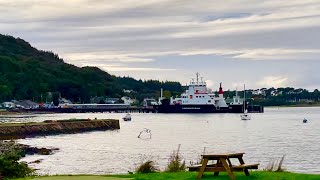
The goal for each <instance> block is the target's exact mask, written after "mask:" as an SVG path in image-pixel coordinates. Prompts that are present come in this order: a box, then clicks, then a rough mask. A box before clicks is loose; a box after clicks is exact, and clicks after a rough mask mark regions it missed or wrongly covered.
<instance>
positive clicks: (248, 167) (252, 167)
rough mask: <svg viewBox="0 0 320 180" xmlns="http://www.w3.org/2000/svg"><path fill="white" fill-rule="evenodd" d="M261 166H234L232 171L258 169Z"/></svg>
mask: <svg viewBox="0 0 320 180" xmlns="http://www.w3.org/2000/svg"><path fill="white" fill-rule="evenodd" d="M258 166H259V164H242V165H239V166H232V167H231V168H232V169H258Z"/></svg>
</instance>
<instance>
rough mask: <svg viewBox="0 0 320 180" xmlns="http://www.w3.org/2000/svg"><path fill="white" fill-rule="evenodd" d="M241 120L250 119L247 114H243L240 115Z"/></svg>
mask: <svg viewBox="0 0 320 180" xmlns="http://www.w3.org/2000/svg"><path fill="white" fill-rule="evenodd" d="M240 117H241V120H250V119H251V117H250V116H249V115H248V114H247V113H243V114H241V115H240Z"/></svg>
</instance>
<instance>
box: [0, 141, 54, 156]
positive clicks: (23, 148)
mask: <svg viewBox="0 0 320 180" xmlns="http://www.w3.org/2000/svg"><path fill="white" fill-rule="evenodd" d="M58 150H59V148H44V147H41V148H38V147H33V146H29V145H25V144H19V143H16V142H15V141H13V140H10V141H8V140H7V141H5V140H1V141H0V154H2V153H7V152H11V151H19V152H21V153H22V155H23V156H26V155H34V154H38V155H51V154H53V153H54V152H55V151H58Z"/></svg>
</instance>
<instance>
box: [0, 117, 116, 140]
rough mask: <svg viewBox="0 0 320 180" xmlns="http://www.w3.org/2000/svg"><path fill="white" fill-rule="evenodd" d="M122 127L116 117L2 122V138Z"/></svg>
mask: <svg viewBox="0 0 320 180" xmlns="http://www.w3.org/2000/svg"><path fill="white" fill-rule="evenodd" d="M116 129H120V124H119V120H115V119H101V120H96V119H95V120H90V119H71V120H61V121H51V120H47V121H44V122H40V123H11V124H0V139H2V140H5V139H18V138H25V137H33V136H39V135H54V134H72V133H81V132H86V131H96V130H116Z"/></svg>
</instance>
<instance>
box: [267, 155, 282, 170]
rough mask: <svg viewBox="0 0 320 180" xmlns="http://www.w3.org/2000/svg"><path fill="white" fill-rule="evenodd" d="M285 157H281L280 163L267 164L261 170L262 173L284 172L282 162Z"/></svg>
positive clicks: (274, 161)
mask: <svg viewBox="0 0 320 180" xmlns="http://www.w3.org/2000/svg"><path fill="white" fill-rule="evenodd" d="M284 157H285V155H283V156H282V157H281V159H280V161H279V162H278V161H276V160H273V161H271V162H269V164H268V165H267V166H266V167H265V168H264V169H263V170H264V171H269V172H284V171H285V168H283V166H282V165H283V161H284Z"/></svg>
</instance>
